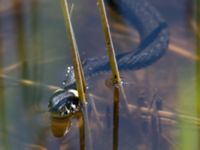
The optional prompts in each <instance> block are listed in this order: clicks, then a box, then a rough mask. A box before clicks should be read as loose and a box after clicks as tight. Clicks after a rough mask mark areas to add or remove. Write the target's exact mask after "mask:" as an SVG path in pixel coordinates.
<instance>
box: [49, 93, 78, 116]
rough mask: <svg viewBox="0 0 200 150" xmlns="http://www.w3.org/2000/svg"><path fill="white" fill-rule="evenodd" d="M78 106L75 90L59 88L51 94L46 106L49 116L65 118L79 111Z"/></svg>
mask: <svg viewBox="0 0 200 150" xmlns="http://www.w3.org/2000/svg"><path fill="white" fill-rule="evenodd" d="M80 106H81V103H80V100H79V97H78V92H77V91H76V90H74V89H69V90H67V91H66V90H64V89H59V90H57V91H55V93H54V94H53V95H52V96H51V98H50V100H49V105H48V108H49V112H50V113H51V117H54V118H65V117H69V116H72V115H73V114H75V113H76V112H78V111H80V108H81V107H80Z"/></svg>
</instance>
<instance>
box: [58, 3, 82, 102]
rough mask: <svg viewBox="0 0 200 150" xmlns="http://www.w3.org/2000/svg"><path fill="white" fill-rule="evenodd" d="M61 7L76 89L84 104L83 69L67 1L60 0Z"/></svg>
mask: <svg viewBox="0 0 200 150" xmlns="http://www.w3.org/2000/svg"><path fill="white" fill-rule="evenodd" d="M61 6H62V9H63V13H64V20H65V25H66V31H67V33H68V36H69V41H70V45H71V53H72V59H73V66H74V73H75V79H76V87H77V90H78V93H79V98H80V100H81V101H82V102H86V97H85V90H86V81H85V78H84V74H83V69H82V66H81V62H80V56H79V53H78V46H77V43H76V39H75V35H74V32H73V27H72V23H71V19H70V12H69V7H68V6H69V5H68V2H67V0H61Z"/></svg>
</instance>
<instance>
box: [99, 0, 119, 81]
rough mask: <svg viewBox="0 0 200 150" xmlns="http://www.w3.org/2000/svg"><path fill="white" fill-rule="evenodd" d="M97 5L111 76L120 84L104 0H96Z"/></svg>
mask: <svg viewBox="0 0 200 150" xmlns="http://www.w3.org/2000/svg"><path fill="white" fill-rule="evenodd" d="M98 6H99V11H100V15H101V20H102V26H103V31H104V35H105V40H106V46H107V52H108V56H109V60H110V64H111V69H112V77H113V78H112V79H113V82H114V83H116V84H120V83H121V78H120V74H119V69H118V66H117V61H116V58H115V51H114V46H113V42H112V37H111V33H110V27H109V24H108V19H107V15H106V9H105V4H104V1H103V0H98Z"/></svg>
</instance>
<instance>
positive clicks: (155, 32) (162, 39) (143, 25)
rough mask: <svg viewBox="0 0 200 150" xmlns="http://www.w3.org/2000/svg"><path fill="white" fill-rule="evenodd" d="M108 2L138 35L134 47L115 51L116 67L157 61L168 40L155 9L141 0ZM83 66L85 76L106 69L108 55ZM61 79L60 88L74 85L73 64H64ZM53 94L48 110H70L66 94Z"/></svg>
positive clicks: (57, 112)
mask: <svg viewBox="0 0 200 150" xmlns="http://www.w3.org/2000/svg"><path fill="white" fill-rule="evenodd" d="M108 4H110V5H111V6H114V7H116V8H117V9H118V11H119V13H120V14H121V15H122V17H124V18H125V19H126V20H127V21H128V22H129V23H130V24H131V25H132V26H133V27H134V28H136V29H137V31H138V32H139V34H140V38H141V42H140V44H139V46H138V47H137V48H136V49H134V50H132V51H130V52H126V53H121V54H118V55H116V60H117V64H118V67H119V70H120V71H125V70H137V69H141V68H144V67H147V66H149V65H151V64H153V63H155V62H156V61H158V60H159V59H160V58H161V57H162V56H163V55H164V54H165V52H166V50H167V47H168V43H169V34H168V27H167V24H166V22H165V20H164V19H163V18H162V17H161V15H160V14H159V13H158V11H157V10H156V9H155V8H154V7H153V6H151V5H150V4H149V3H148V2H147V1H145V0H108ZM83 70H84V73H85V77H86V79H87V80H88V79H89V78H90V77H91V76H94V75H97V74H99V73H100V72H107V71H109V70H110V63H109V59H108V56H103V57H98V58H90V59H87V60H85V62H84V63H83ZM65 82H66V84H65V87H64V89H65V90H63V92H65V91H68V90H69V89H76V86H75V77H74V71H73V67H68V69H67V74H66V80H65ZM55 95H56V96H55ZM69 95H71V94H69ZM56 97H58V96H57V94H54V95H53V96H52V98H51V99H50V103H49V111H50V112H51V113H52V114H54V115H55V116H58V117H59V116H62V117H64V116H67V115H69V114H71V113H74V111H73V112H70V111H69V110H68V109H67V107H66V101H67V99H68V96H67V95H66V96H65V98H63V99H58V98H56ZM70 99H71V96H70ZM73 107H74V106H73ZM77 107H79V105H77ZM63 111H64V112H63Z"/></svg>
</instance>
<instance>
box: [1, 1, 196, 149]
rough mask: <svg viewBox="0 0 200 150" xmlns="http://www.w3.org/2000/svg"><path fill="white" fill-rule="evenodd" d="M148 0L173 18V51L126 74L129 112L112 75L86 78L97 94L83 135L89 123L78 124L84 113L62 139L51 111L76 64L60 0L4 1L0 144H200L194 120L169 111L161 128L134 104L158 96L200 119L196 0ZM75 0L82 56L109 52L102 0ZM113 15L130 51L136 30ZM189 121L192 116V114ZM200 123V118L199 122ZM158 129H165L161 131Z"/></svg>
mask: <svg viewBox="0 0 200 150" xmlns="http://www.w3.org/2000/svg"><path fill="white" fill-rule="evenodd" d="M150 2H151V3H152V4H153V5H154V6H155V7H156V8H157V9H158V10H159V12H160V13H161V14H162V15H163V16H164V18H165V19H166V20H167V22H168V25H169V29H170V45H169V50H168V52H167V53H166V54H165V55H164V57H163V58H162V59H161V60H159V61H158V62H156V63H155V64H153V65H151V66H150V67H147V68H144V69H142V70H139V71H129V72H122V77H123V80H124V81H125V83H127V84H126V85H125V86H124V90H125V93H126V96H127V100H128V103H129V109H130V112H127V111H126V110H125V109H124V108H123V105H122V104H120V105H118V104H117V103H114V102H113V99H114V98H115V99H116V98H119V99H120V101H123V96H122V93H121V92H119V91H118V90H117V89H113V88H112V87H108V86H106V85H105V83H106V81H107V80H108V79H109V78H110V73H108V74H102V75H99V76H96V77H94V78H91V79H90V80H89V81H88V85H89V87H90V88H89V91H88V93H91V94H92V96H90V97H89V104H88V121H87V120H86V124H85V126H86V128H85V140H83V139H84V136H83V129H81V128H79V125H80V122H79V119H80V118H81V115H80V116H77V118H75V119H73V120H72V126H71V128H70V131H69V132H68V133H67V134H66V135H65V136H64V137H62V138H56V137H55V136H54V135H53V133H52V130H51V125H52V124H51V121H52V120H50V118H49V114H48V108H47V105H48V98H49V97H50V96H51V94H52V89H56V88H57V87H59V86H61V83H62V81H63V79H64V74H65V69H66V67H67V66H69V65H70V64H71V58H70V51H69V45H68V42H67V36H66V32H65V27H64V19H63V15H62V10H61V8H60V3H59V1H54V0H42V1H39V0H21V1H19V0H1V2H0V102H1V105H0V149H2V150H3V149H5V150H10V149H14V150H18V149H19V150H22V149H49V150H55V149H69V150H76V149H80V144H83V145H85V146H86V149H90V148H91V147H92V148H93V149H94V150H100V149H105V150H110V149H120V150H121V149H122V150H133V149H134V150H153V149H155V150H156V149H163V150H171V149H183V150H188V148H189V149H193V150H197V149H198V148H197V147H196V145H197V143H198V139H197V138H196V137H197V132H196V131H197V126H196V125H194V124H190V123H189V124H190V125H188V124H185V123H184V121H185V120H184V119H182V120H177V118H173V117H171V118H170V117H169V114H168V116H167V117H166V118H168V120H164V121H163V120H162V119H160V120H161V127H158V125H156V124H154V122H159V119H158V118H156V117H155V116H156V115H155V114H156V113H154V115H152V116H151V117H150V116H148V115H145V114H143V112H144V111H147V114H148V111H149V109H147V110H142V111H141V110H139V109H136V108H135V106H138V105H139V104H140V103H141V101H142V103H143V104H142V105H147V106H149V105H150V103H151V101H152V99H153V98H154V95H156V98H161V99H162V101H163V110H164V111H165V112H171V113H174V114H175V115H179V114H185V115H188V116H190V117H191V116H193V117H194V118H195V117H196V110H195V109H194V108H195V105H196V102H195V99H196V93H195V91H196V72H195V71H196V70H195V67H196V66H195V64H196V61H197V60H196V59H197V56H196V37H195V28H194V26H193V25H194V22H195V18H194V12H193V6H194V2H193V1H189V0H176V1H174V0H168V1H161V0H151V1H150ZM73 3H74V9H73V12H72V21H73V26H74V31H75V35H76V38H77V42H78V46H79V51H80V55H81V58H83V60H84V58H88V57H94V56H100V55H105V54H106V49H105V45H104V38H103V32H102V27H101V22H100V16H99V14H98V9H97V6H96V1H92V0H84V1H78V0H75V1H73ZM109 15H110V16H109V17H110V18H109V20H110V24H111V29H112V35H113V40H114V45H115V48H116V51H117V52H122V51H129V50H132V49H133V48H134V47H136V46H137V45H138V42H139V38H138V34H137V32H136V31H135V30H134V29H132V28H131V27H129V26H127V25H125V24H124V23H122V18H120V17H119V16H118V15H117V14H116V13H115V12H114V11H113V10H110V9H109ZM97 35H98V36H97ZM92 101H94V104H95V107H96V111H97V112H95V111H94V107H92ZM113 112H114V113H113ZM164 114H166V113H164ZM84 115H85V114H84ZM147 116H148V117H147ZM84 118H85V117H84ZM163 118H164V119H166V118H165V117H163ZM85 119H86V118H85ZM153 120H154V121H153ZM188 120H190V122H194V121H193V120H194V119H188ZM191 120H192V121H191ZM58 122H59V123H58ZM58 122H55V121H54V122H53V123H54V125H59V126H65V125H67V126H68V125H69V124H68V123H67V121H64V122H62V121H61V120H60V121H58ZM60 122H61V123H60ZM177 122H178V123H177ZM196 122H198V124H199V120H197V121H196ZM56 123H58V124H56ZM155 128H156V129H157V128H161V129H160V130H159V131H157V130H156V131H155ZM55 130H57V128H55ZM56 132H57V131H56ZM158 133H159V134H158ZM157 134H158V135H157ZM80 135H82V136H80ZM80 137H81V138H80ZM188 137H190V138H188ZM156 139H157V140H156ZM81 141H82V142H81ZM84 141H85V144H84ZM184 141H187V142H184ZM156 142H157V144H156ZM188 143H189V144H188ZM155 145H159V147H158V148H155V147H154V146H155ZM191 145H192V146H193V147H191ZM82 149H83V147H82Z"/></svg>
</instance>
